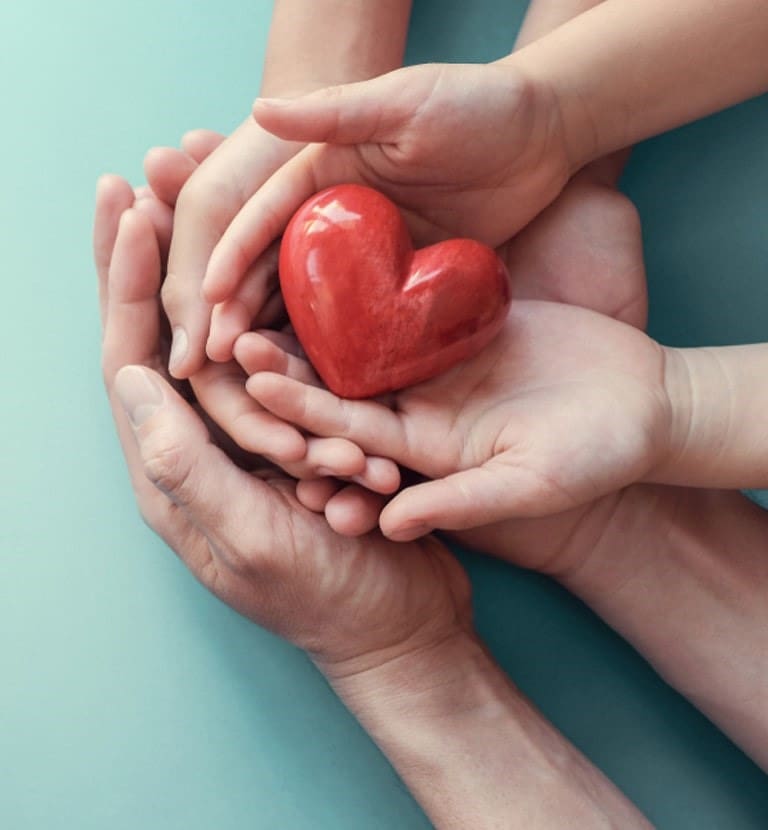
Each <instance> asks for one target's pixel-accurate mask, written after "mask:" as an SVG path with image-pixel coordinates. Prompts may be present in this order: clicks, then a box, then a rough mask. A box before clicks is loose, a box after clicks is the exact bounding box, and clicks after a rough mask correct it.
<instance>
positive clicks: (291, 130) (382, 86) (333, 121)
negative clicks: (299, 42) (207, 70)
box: [253, 67, 431, 144]
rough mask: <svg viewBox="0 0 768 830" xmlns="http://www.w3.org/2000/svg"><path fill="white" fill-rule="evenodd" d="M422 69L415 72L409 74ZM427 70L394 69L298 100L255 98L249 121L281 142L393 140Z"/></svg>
mask: <svg viewBox="0 0 768 830" xmlns="http://www.w3.org/2000/svg"><path fill="white" fill-rule="evenodd" d="M416 69H418V70H422V71H421V72H419V73H417V74H416V80H420V81H421V83H415V84H414V83H413V81H414V70H416ZM425 69H427V70H429V69H431V67H408V68H405V69H397V70H395V71H394V72H389V73H387V74H386V75H381V76H380V77H378V78H373V79H371V80H369V81H359V82H358V83H353V84H343V85H341V86H332V87H326V88H325V89H320V90H317V91H316V92H311V93H309V94H308V95H302V96H300V97H298V98H257V99H256V101H255V102H254V105H253V117H254V118H255V119H256V121H258V123H259V124H260V125H261V126H262V127H263V128H264V129H265V130H268V131H269V132H271V133H274V134H275V135H277V136H279V137H280V138H283V139H288V140H292V141H308V142H318V143H330V144H365V143H367V142H381V143H386V142H394V141H396V140H397V138H398V135H399V134H400V133H401V132H402V131H403V128H404V127H405V126H406V125H407V124H408V122H409V121H410V120H411V118H412V117H413V115H414V114H415V113H416V111H417V110H418V108H419V105H420V104H421V103H423V100H424V95H425V92H426V91H427V90H428V88H429V85H428V84H425V83H424V80H425V78H424V74H425V73H424V71H423V70H425Z"/></svg>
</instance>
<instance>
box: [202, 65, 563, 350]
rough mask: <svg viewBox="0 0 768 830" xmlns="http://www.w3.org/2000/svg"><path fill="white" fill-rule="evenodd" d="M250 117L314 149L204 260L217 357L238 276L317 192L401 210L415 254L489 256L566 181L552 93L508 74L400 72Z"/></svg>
mask: <svg viewBox="0 0 768 830" xmlns="http://www.w3.org/2000/svg"><path fill="white" fill-rule="evenodd" d="M254 113H255V117H256V118H257V120H258V121H259V123H260V124H261V125H262V126H263V127H264V128H265V129H267V130H269V131H270V132H272V133H274V134H276V135H278V136H280V137H281V138H284V139H294V140H299V141H308V142H315V143H314V144H312V145H311V146H309V147H307V148H306V149H304V150H303V151H302V152H301V153H299V154H298V155H297V156H295V157H294V158H293V159H291V160H290V161H288V162H287V163H286V164H285V165H284V166H283V167H281V168H280V169H279V170H278V171H277V172H276V173H275V174H274V175H273V176H272V177H271V178H270V179H269V180H268V181H267V182H266V183H265V184H264V185H263V186H262V187H261V188H260V189H259V190H258V192H257V193H256V194H255V195H254V196H253V197H252V198H251V199H250V200H249V201H248V203H247V204H246V205H245V207H244V208H243V209H242V210H241V212H240V213H239V214H238V216H237V217H236V218H235V219H234V220H233V221H232V223H231V225H230V226H229V228H228V229H227V231H226V232H225V234H224V235H223V237H222V238H221V240H220V242H219V244H218V245H217V246H216V249H215V250H214V252H213V254H212V255H211V259H210V261H209V263H208V269H207V272H206V278H205V282H204V285H203V291H204V294H205V296H206V298H207V299H208V300H210V301H212V302H215V303H222V302H224V301H227V302H226V303H224V306H223V308H222V309H220V313H218V314H217V315H216V319H215V320H214V324H213V326H212V330H211V338H210V340H209V351H210V353H211V354H213V353H215V354H216V356H217V359H218V358H221V357H222V356H223V352H224V351H225V350H224V349H222V348H221V347H222V346H223V345H227V344H231V343H232V342H233V341H234V339H235V336H236V335H237V334H239V333H241V332H242V331H243V330H244V328H243V326H242V315H241V314H237V313H234V314H232V315H229V314H227V313H226V309H227V306H232V307H233V308H235V309H238V308H241V307H242V306H243V305H247V303H245V302H242V301H241V300H240V295H241V294H243V293H246V294H247V293H248V289H247V280H246V281H245V282H243V278H244V276H245V274H246V272H247V270H248V268H249V266H250V265H251V263H252V262H253V261H255V259H256V258H257V257H258V256H259V255H260V254H262V253H263V252H264V251H265V250H266V249H267V247H268V246H269V244H270V243H271V242H272V241H273V240H274V239H275V238H276V237H278V236H279V235H280V234H281V233H282V232H283V231H284V229H285V227H286V225H287V224H288V221H289V219H290V218H291V216H292V215H293V214H294V213H295V212H296V210H297V209H298V208H299V206H300V205H301V204H302V203H303V202H305V201H306V200H307V199H308V198H309V197H310V196H312V195H314V194H315V193H316V192H317V191H319V190H322V189H323V188H325V187H329V186H331V185H335V184H344V183H360V184H366V185H369V186H370V187H373V188H375V189H376V190H379V191H380V192H382V193H384V194H385V195H386V196H388V197H389V198H390V199H391V200H392V201H393V202H394V203H395V204H396V205H397V206H398V207H399V208H400V210H401V211H402V213H403V216H404V218H405V221H406V223H407V225H408V228H409V231H410V233H411V235H412V237H413V241H414V244H415V246H416V247H417V248H419V247H423V246H425V245H429V244H432V243H434V242H439V241H442V240H444V239H447V238H451V237H469V238H471V239H476V240H478V241H480V242H482V243H484V244H486V245H489V246H490V247H496V246H498V245H500V244H501V243H503V242H505V241H506V240H507V239H509V238H510V237H511V236H512V235H513V234H514V233H516V232H517V231H518V230H520V229H521V228H522V227H523V226H524V225H525V224H527V223H528V222H529V221H530V220H531V219H533V217H534V216H536V215H537V214H538V213H539V212H540V211H541V210H543V209H544V208H545V207H546V206H547V205H548V204H549V203H550V202H552V201H553V200H554V199H555V197H556V196H557V194H558V193H559V192H560V191H561V190H562V188H563V187H564V186H565V184H566V182H567V181H568V178H569V176H570V174H571V173H572V172H573V171H572V170H571V167H570V162H569V158H568V152H567V146H566V138H565V136H564V134H563V132H562V130H561V128H560V122H559V120H558V111H557V106H556V102H555V101H554V99H553V97H552V94H551V92H550V91H549V90H548V89H547V88H544V87H541V86H539V85H537V84H536V83H535V82H533V81H531V80H530V79H528V78H526V77H524V76H522V75H521V74H520V73H519V71H518V70H517V69H516V68H515V67H513V66H511V65H502V64H490V65H466V66H456V65H454V66H449V65H426V66H415V67H409V68H407V69H402V70H398V71H396V72H392V73H389V74H387V75H384V76H381V77H380V78H375V79H373V80H371V81H365V82H362V83H357V84H350V85H348V86H342V87H335V88H332V89H328V90H323V91H320V92H317V93H313V94H311V95H307V96H303V97H300V98H296V99H292V100H281V101H276V102H268V101H257V103H256V105H255V108H254ZM318 142H321V143H318ZM233 320H235V321H238V322H237V323H236V324H235V323H232V321H233ZM237 324H239V326H240V331H233V330H232V328H231V326H232V325H237Z"/></svg>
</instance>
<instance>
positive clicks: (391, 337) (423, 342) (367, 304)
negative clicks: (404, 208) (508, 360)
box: [279, 184, 512, 398]
mask: <svg viewBox="0 0 768 830" xmlns="http://www.w3.org/2000/svg"><path fill="white" fill-rule="evenodd" d="M279 270H280V285H281V289H282V293H283V298H284V300H285V306H286V309H287V312H288V316H289V317H290V320H291V323H292V325H293V328H294V330H295V332H296V336H297V338H298V340H299V342H300V343H301V346H302V348H303V349H304V351H305V353H306V355H307V357H308V358H309V360H310V362H311V363H312V365H313V366H314V368H315V369H316V371H317V373H318V374H319V375H320V377H321V378H322V380H323V381H324V382H325V384H326V385H327V386H328V388H329V389H331V390H332V391H333V392H335V393H336V394H338V395H341V396H342V397H346V398H367V397H372V396H375V395H379V394H382V393H384V392H390V391H394V390H396V389H401V388H403V387H406V386H411V385H413V384H415V383H419V382H421V381H424V380H427V379H428V378H431V377H434V376H435V375H437V374H440V373H441V372H444V371H446V370H447V369H449V368H451V367H452V366H454V365H455V364H457V363H459V362H460V361H462V360H465V359H467V358H469V357H472V356H474V355H475V354H477V353H478V352H479V351H480V350H481V349H483V348H484V347H485V346H486V345H487V344H488V343H490V342H491V340H492V339H493V338H494V337H495V336H496V334H497V333H498V332H499V330H500V328H501V326H502V324H503V322H504V319H505V318H506V315H507V311H508V309H509V305H510V302H511V297H512V292H511V280H510V277H509V274H508V272H507V269H506V267H505V265H504V263H503V262H502V261H501V259H500V258H499V256H498V255H497V254H496V252H495V251H494V250H493V249H491V248H489V247H488V246H486V245H483V244H482V243H480V242H476V241H475V240H472V239H449V240H446V241H444V242H440V243H437V244H435V245H430V246H428V247H426V248H421V249H416V250H415V249H414V247H413V244H412V241H411V237H410V234H409V232H408V228H407V226H406V223H405V220H404V219H403V217H402V215H401V214H400V211H399V210H398V208H397V207H396V205H395V204H393V203H392V202H391V201H390V200H389V199H388V198H387V197H386V196H384V195H383V194H382V193H379V192H378V191H376V190H373V189H372V188H369V187H363V186H361V185H357V184H343V185H336V186H334V187H329V188H327V189H325V190H323V191H321V192H320V193H318V194H316V195H315V196H313V197H312V198H310V199H308V200H307V201H306V202H305V203H304V204H303V205H302V206H301V207H300V208H299V210H298V211H297V212H296V213H295V214H294V216H293V218H292V219H291V221H290V223H289V224H288V227H287V228H286V231H285V233H284V235H283V239H282V243H281V248H280V264H279Z"/></svg>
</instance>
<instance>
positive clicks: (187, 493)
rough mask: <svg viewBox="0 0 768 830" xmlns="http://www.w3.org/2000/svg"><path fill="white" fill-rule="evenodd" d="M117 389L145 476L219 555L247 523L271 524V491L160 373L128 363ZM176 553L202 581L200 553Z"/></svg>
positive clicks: (228, 548)
mask: <svg viewBox="0 0 768 830" xmlns="http://www.w3.org/2000/svg"><path fill="white" fill-rule="evenodd" d="M114 390H115V392H116V394H117V397H118V400H119V401H120V403H121V404H122V406H123V408H124V409H125V411H126V414H127V415H128V418H129V419H130V423H131V426H132V427H133V431H134V435H135V437H136V441H137V443H138V447H139V453H140V457H141V460H142V464H143V471H144V474H145V476H146V477H147V478H148V479H149V481H151V482H152V484H154V485H155V487H157V488H158V489H159V490H161V491H162V492H163V493H165V494H166V495H167V496H168V498H169V499H170V500H171V501H172V502H173V503H174V504H175V505H176V506H177V507H178V508H180V509H181V510H182V511H183V513H184V514H185V515H186V516H187V518H188V520H189V521H190V522H191V523H192V524H193V525H195V526H196V527H197V528H198V530H199V531H200V532H201V533H202V534H203V535H204V536H206V537H207V539H208V540H209V542H210V543H211V545H212V546H213V547H214V548H215V549H216V550H217V552H219V553H222V554H223V555H225V556H226V555H227V553H228V552H230V551H233V550H234V549H235V548H236V546H237V542H238V540H239V539H240V537H242V535H243V528H244V527H246V526H248V525H253V526H256V527H269V524H268V512H269V510H270V507H272V508H274V504H273V501H274V496H273V494H272V493H271V491H270V488H269V487H268V486H267V485H266V484H264V482H262V481H260V480H259V479H257V478H256V477H254V476H251V475H249V474H248V473H246V472H244V471H243V470H241V469H240V468H239V467H237V466H236V465H235V464H234V463H233V462H232V461H231V460H230V459H229V458H228V457H227V456H226V454H225V453H224V452H223V451H222V450H221V449H219V447H217V446H215V445H214V444H213V443H211V440H210V436H209V434H208V430H207V429H206V427H205V425H204V424H203V422H202V421H201V419H200V418H199V417H198V415H197V413H196V412H195V411H194V410H193V409H192V407H191V406H190V405H189V404H188V403H187V402H186V401H185V400H184V399H183V398H182V397H181V396H180V395H179V394H178V393H177V392H176V391H175V390H174V389H173V388H172V387H171V386H170V384H168V383H167V382H166V381H165V380H164V379H163V378H161V377H160V375H158V374H157V373H156V372H153V371H151V370H149V369H147V368H146V367H143V366H124V367H123V368H122V369H120V371H119V372H118V373H117V375H116V377H115V382H114ZM254 490H257V491H258V493H257V494H256V496H257V497H256V498H254ZM270 496H272V498H270ZM177 553H178V554H179V556H181V558H182V559H183V560H184V561H185V562H186V564H187V565H188V566H189V567H190V569H191V570H192V571H193V572H195V573H196V574H197V575H198V576H199V575H200V574H199V570H200V567H201V565H203V564H205V563H201V562H196V561H190V559H194V558H195V554H197V555H198V556H199V550H177ZM208 556H210V553H209V554H208Z"/></svg>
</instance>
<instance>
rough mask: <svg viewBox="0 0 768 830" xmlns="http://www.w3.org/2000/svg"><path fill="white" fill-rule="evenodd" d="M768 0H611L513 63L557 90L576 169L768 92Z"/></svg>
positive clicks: (513, 57) (522, 52)
mask: <svg viewBox="0 0 768 830" xmlns="http://www.w3.org/2000/svg"><path fill="white" fill-rule="evenodd" d="M766 42H768V5H766V4H765V3H764V2H763V0H709V2H708V3H707V4H706V9H705V10H703V9H702V3H701V0H681V2H677V3H669V2H667V0H647V2H643V3H637V2H631V1H630V0H605V2H603V3H600V4H599V5H598V6H596V7H595V8H593V9H590V10H588V11H586V12H584V13H583V14H580V15H579V16H578V17H575V18H574V19H572V20H571V21H569V22H568V23H565V24H564V25H562V26H560V27H559V28H557V29H555V30H554V31H553V32H551V33H550V34H549V35H547V36H546V37H543V38H540V39H539V40H537V41H535V42H534V43H531V44H529V45H528V46H526V47H525V48H524V49H521V50H520V51H518V52H516V53H513V54H512V55H511V56H510V57H508V58H506V59H504V62H511V63H514V64H516V65H517V66H518V68H519V69H521V70H522V71H523V73H524V74H525V75H527V76H528V77H529V78H531V79H533V80H534V82H539V83H543V84H545V85H546V86H548V87H550V88H551V89H552V90H553V91H554V93H555V95H556V97H557V99H558V101H559V104H560V108H561V111H562V118H563V121H564V124H565V129H566V133H567V135H568V144H569V155H570V158H571V162H572V165H573V168H574V169H578V168H580V167H582V166H583V165H584V164H586V163H587V162H589V161H592V160H593V159H596V158H599V157H601V156H604V155H606V154H607V153H610V152H612V151H614V150H618V149H620V148H622V147H627V146H630V145H631V144H634V143H635V142H637V141H639V140H641V139H644V138H647V137H649V136H652V135H655V134H657V133H660V132H663V131H665V130H668V129H671V128H673V127H676V126H679V125H680V124H683V123H686V122H688V121H692V120H694V119H696V118H699V117H702V116H704V115H707V114H709V113H712V112H715V111H717V110H720V109H722V108H724V107H726V106H729V105H731V104H735V103H737V102H739V101H742V100H744V99H746V98H750V97H752V96H754V95H758V94H760V93H761V92H763V91H764V90H766V89H767V88H768V62H766V61H765V44H766Z"/></svg>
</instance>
